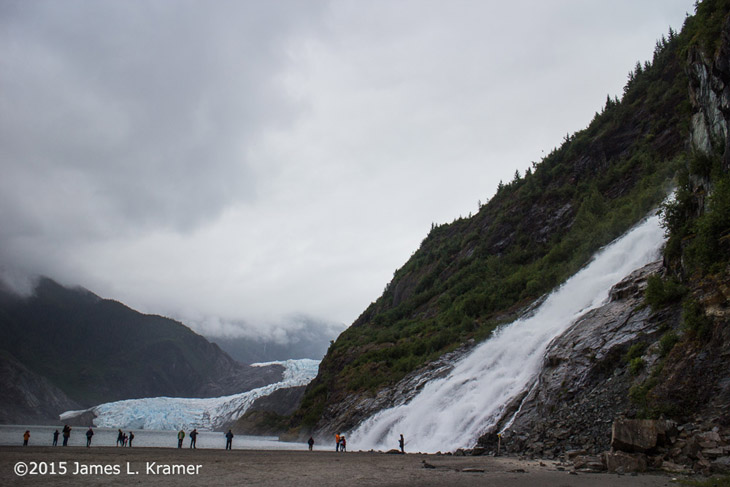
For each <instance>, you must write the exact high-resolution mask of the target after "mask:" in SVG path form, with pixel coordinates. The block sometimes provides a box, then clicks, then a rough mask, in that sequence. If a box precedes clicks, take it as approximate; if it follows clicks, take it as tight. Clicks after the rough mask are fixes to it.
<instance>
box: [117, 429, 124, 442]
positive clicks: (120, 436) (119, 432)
mask: <svg viewBox="0 0 730 487" xmlns="http://www.w3.org/2000/svg"><path fill="white" fill-rule="evenodd" d="M117 446H124V433H122V430H121V429H118V430H117Z"/></svg>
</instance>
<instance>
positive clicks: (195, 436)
mask: <svg viewBox="0 0 730 487" xmlns="http://www.w3.org/2000/svg"><path fill="white" fill-rule="evenodd" d="M197 439H198V430H197V428H193V431H191V432H190V448H195V440H197Z"/></svg>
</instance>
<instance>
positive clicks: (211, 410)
mask: <svg viewBox="0 0 730 487" xmlns="http://www.w3.org/2000/svg"><path fill="white" fill-rule="evenodd" d="M319 362H320V361H319V360H311V359H300V360H285V361H280V362H267V363H261V364H253V365H258V366H263V365H271V364H280V365H282V366H284V376H283V377H282V380H281V381H279V382H276V383H274V384H269V385H267V386H264V387H259V388H257V389H252V390H250V391H246V392H242V393H240V394H233V395H231V396H223V397H211V398H181V397H148V398H143V399H127V400H124V401H115V402H108V403H104V404H100V405H98V406H94V407H92V408H89V409H85V410H81V411H66V412H65V413H63V414H61V416H60V419H61V421H67V420H69V419H70V418H73V417H76V416H78V415H80V414H83V413H86V412H91V413H93V414H94V415H95V416H96V419H94V425H95V426H97V427H101V428H122V429H150V430H178V429H185V430H189V429H192V428H198V429H200V430H216V429H219V428H221V427H222V426H223V425H225V424H226V423H229V422H231V421H235V420H236V419H238V418H239V417H241V416H242V415H243V414H244V413H245V412H246V410H248V408H249V407H250V406H251V404H253V402H254V401H255V400H256V399H258V398H260V397H264V396H268V395H269V394H271V393H272V392H274V391H275V390H277V389H282V388H285V387H295V386H302V385H306V384H309V382H311V381H312V379H314V377H315V376H316V375H317V370H318V368H319Z"/></svg>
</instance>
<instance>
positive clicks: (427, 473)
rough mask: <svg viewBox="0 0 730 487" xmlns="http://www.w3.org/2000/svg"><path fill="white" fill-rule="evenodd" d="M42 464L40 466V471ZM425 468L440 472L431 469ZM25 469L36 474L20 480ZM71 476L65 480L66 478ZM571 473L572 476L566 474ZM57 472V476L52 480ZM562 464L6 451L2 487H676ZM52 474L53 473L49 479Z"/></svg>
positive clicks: (163, 451) (166, 451) (652, 478)
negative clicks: (575, 469)
mask: <svg viewBox="0 0 730 487" xmlns="http://www.w3.org/2000/svg"><path fill="white" fill-rule="evenodd" d="M34 462H35V463H34ZM424 462H425V463H426V464H428V465H430V466H431V467H433V468H426V467H424ZM24 467H27V468H30V469H35V470H36V473H35V474H31V473H27V474H26V475H24V476H20V475H18V474H16V473H15V472H14V469H16V468H17V469H19V470H20V473H23V472H22V471H23V470H24ZM64 468H65V470H66V471H65V473H63V470H64ZM560 469H564V470H560ZM51 470H55V472H56V473H55V475H54V474H52V473H51ZM570 470H571V469H570V467H568V466H561V465H559V464H558V462H554V461H542V462H540V461H526V460H519V459H516V458H509V457H499V458H494V457H486V456H482V457H455V456H446V455H421V454H406V455H392V454H385V453H371V452H348V453H335V452H334V451H333V452H323V451H314V452H308V451H281V450H279V451H274V450H232V451H225V450H210V449H206V450H202V449H201V450H190V449H186V448H183V449H176V448H114V447H92V448H84V447H66V448H63V447H55V448H53V447H34V446H28V447H20V446H18V447H9V446H5V447H0V484H1V485H4V486H5V485H32V486H35V485H41V486H42V485H49V486H50V485H53V486H72V485H73V486H77V485H125V486H130V485H155V486H160V487H162V486H186V485H191V486H192V485H195V486H198V487H213V486H234V485H235V486H262V487H279V486H281V487H291V486H297V487H300V486H301V487H307V486H316V487H330V486H331V487H342V486H347V487H350V486H386V487H387V486H393V487H395V486H399V487H403V486H419V487H453V486H465V487H471V486H480V487H484V486H500V487H502V486H504V487H518V486H519V487H523V486H539V487H573V486H575V487H578V486H588V487H604V486H605V487H608V486H615V485H621V486H628V487H633V486H637V487H638V486H646V487H654V486H668V485H673V484H674V485H676V484H675V482H673V481H672V479H673V477H672V476H669V475H664V474H641V475H637V476H632V475H621V476H619V475H616V474H607V473H599V474H594V473H578V474H577V475H576V474H571V473H570ZM44 472H45V473H44Z"/></svg>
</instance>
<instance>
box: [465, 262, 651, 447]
mask: <svg viewBox="0 0 730 487" xmlns="http://www.w3.org/2000/svg"><path fill="white" fill-rule="evenodd" d="M660 269H661V264H660V263H655V264H650V265H648V266H646V267H644V268H643V269H640V270H638V271H636V272H634V273H633V274H632V275H631V276H629V277H628V278H627V279H625V280H624V281H622V282H621V283H619V284H617V285H616V286H615V287H614V288H613V290H612V293H611V295H612V296H614V298H618V299H614V300H612V301H610V302H608V303H607V304H605V305H604V306H602V307H600V308H597V309H595V310H593V311H591V312H589V313H587V314H586V315H584V316H583V317H581V318H580V319H579V320H578V321H577V322H576V323H575V324H574V325H573V326H572V327H571V328H569V329H568V331H566V332H565V333H564V334H563V335H562V336H560V337H558V338H557V339H555V340H554V341H553V343H551V344H550V346H549V347H548V350H547V352H546V355H545V362H544V366H543V369H542V372H541V373H540V375H539V377H538V378H537V381H536V383H535V385H534V386H533V387H532V388H531V389H530V390H529V392H527V393H526V394H525V395H524V396H523V397H522V398H519V399H518V400H517V401H515V402H514V403H513V404H511V405H510V407H508V408H507V411H506V414H505V416H504V417H503V419H502V420H501V421H500V422H499V423H498V425H497V426H496V427H495V428H493V429H492V430H491V431H489V432H488V433H487V434H486V435H484V436H483V437H482V438H481V439H480V440H479V443H480V444H481V445H483V446H485V447H486V448H488V449H491V450H494V448H495V445H494V443H495V442H496V434H497V432H499V431H501V430H503V429H504V428H506V430H504V431H502V450H503V451H506V452H519V453H527V454H530V455H535V456H544V457H557V456H559V455H561V454H562V453H563V452H565V451H571V450H585V451H586V452H588V453H592V454H594V455H597V454H599V453H601V452H603V451H605V450H608V449H609V448H610V440H611V425H612V423H613V420H614V418H615V417H616V416H618V415H619V414H622V413H624V412H625V411H626V410H627V409H628V408H629V394H628V390H629V388H630V386H631V383H632V380H633V376H632V375H631V374H630V373H628V371H627V370H626V364H622V357H623V356H624V354H625V353H626V351H627V350H628V349H629V347H630V346H631V345H632V344H634V343H636V342H638V341H641V340H646V341H650V340H652V339H656V338H657V336H658V334H659V330H660V327H661V326H662V323H663V320H661V319H659V317H657V316H653V315H652V314H651V311H650V309H649V308H647V307H641V304H642V292H643V289H644V288H645V286H646V279H647V277H648V276H649V275H651V274H653V273H656V272H658V271H659V270H660Z"/></svg>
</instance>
